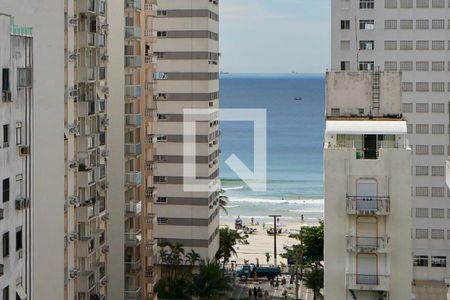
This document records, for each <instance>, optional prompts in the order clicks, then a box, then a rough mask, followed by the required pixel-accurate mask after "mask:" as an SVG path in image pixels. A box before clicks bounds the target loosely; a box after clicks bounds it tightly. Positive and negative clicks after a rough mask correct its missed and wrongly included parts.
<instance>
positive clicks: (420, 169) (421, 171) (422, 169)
mask: <svg viewBox="0 0 450 300" xmlns="http://www.w3.org/2000/svg"><path fill="white" fill-rule="evenodd" d="M416 176H428V166H416Z"/></svg>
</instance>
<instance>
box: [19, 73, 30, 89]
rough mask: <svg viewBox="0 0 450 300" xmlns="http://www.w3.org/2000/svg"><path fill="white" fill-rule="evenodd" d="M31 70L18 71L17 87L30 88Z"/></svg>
mask: <svg viewBox="0 0 450 300" xmlns="http://www.w3.org/2000/svg"><path fill="white" fill-rule="evenodd" d="M31 76H32V73H31V68H18V69H17V87H18V88H21V87H30V86H31V83H32V78H31Z"/></svg>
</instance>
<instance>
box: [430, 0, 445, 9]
mask: <svg viewBox="0 0 450 300" xmlns="http://www.w3.org/2000/svg"><path fill="white" fill-rule="evenodd" d="M431 7H432V8H444V7H445V3H444V0H432V2H431Z"/></svg>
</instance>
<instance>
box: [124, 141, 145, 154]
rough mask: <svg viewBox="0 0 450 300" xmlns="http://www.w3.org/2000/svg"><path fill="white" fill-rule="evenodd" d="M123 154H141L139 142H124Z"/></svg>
mask: <svg viewBox="0 0 450 300" xmlns="http://www.w3.org/2000/svg"><path fill="white" fill-rule="evenodd" d="M125 154H126V155H133V156H137V155H141V154H142V145H141V144H140V143H136V144H125Z"/></svg>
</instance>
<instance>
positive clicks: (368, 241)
mask: <svg viewBox="0 0 450 300" xmlns="http://www.w3.org/2000/svg"><path fill="white" fill-rule="evenodd" d="M346 238H347V250H348V251H351V252H360V253H372V252H380V251H387V247H388V243H389V237H363V236H347V237H346Z"/></svg>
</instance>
